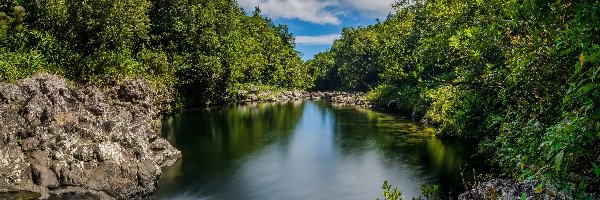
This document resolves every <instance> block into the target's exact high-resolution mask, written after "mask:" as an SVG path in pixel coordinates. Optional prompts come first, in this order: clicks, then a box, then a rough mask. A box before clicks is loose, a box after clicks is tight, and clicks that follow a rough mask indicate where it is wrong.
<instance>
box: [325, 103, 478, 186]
mask: <svg viewBox="0 0 600 200" xmlns="http://www.w3.org/2000/svg"><path fill="white" fill-rule="evenodd" d="M332 112H333V116H334V117H335V120H334V121H335V123H336V125H335V127H336V128H335V129H336V130H335V132H336V134H338V137H339V138H341V139H340V140H339V142H340V146H341V147H342V150H346V151H348V150H357V149H360V148H374V147H373V145H372V144H377V147H376V148H379V149H380V150H381V152H382V153H383V154H384V155H385V157H386V159H388V160H389V161H390V162H393V163H398V164H408V165H409V166H415V167H418V169H419V170H422V171H423V172H426V174H428V175H430V176H423V177H422V178H423V179H430V178H432V179H433V180H431V179H430V181H434V182H435V183H436V184H439V185H440V191H441V192H442V193H445V194H448V193H449V192H451V191H452V193H453V194H457V192H458V191H462V182H461V177H460V172H461V169H460V167H461V166H462V167H465V166H466V164H467V163H471V164H472V163H473V162H470V161H469V160H468V159H469V158H468V157H469V156H470V154H471V153H474V149H469V148H468V147H466V146H464V145H462V144H459V143H457V142H451V141H442V140H440V139H438V138H436V137H435V136H434V133H435V129H434V128H431V127H428V126H424V125H422V124H418V123H414V122H412V121H409V120H406V119H403V118H399V117H396V116H394V115H389V114H385V113H381V112H377V111H373V110H368V109H358V110H357V109H354V108H341V107H336V109H333V110H332ZM340 135H343V136H340ZM467 167H468V170H465V172H466V173H465V175H466V176H472V175H471V173H469V172H470V170H471V169H472V167H485V166H475V165H471V166H467ZM477 170H478V171H480V169H477ZM467 178H468V177H467Z"/></svg>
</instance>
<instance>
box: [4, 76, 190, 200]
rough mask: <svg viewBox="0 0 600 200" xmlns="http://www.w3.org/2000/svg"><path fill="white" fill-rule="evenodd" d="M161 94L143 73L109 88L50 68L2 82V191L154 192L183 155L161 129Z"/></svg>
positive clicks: (137, 195) (113, 195)
mask: <svg viewBox="0 0 600 200" xmlns="http://www.w3.org/2000/svg"><path fill="white" fill-rule="evenodd" d="M115 84H116V82H115ZM70 85H71V86H70ZM159 93H162V92H158V91H155V89H153V87H151V86H150V85H149V84H148V83H147V81H145V80H143V79H131V80H126V81H124V82H123V83H122V84H118V85H107V86H106V89H102V90H101V89H99V88H96V87H93V86H90V85H77V84H67V81H66V79H64V78H61V77H59V76H56V75H50V74H37V75H34V76H32V77H30V78H28V79H25V80H22V81H20V82H18V83H16V84H11V83H0V97H1V98H0V124H2V125H1V126H0V193H1V192H15V191H30V192H35V193H38V194H40V195H41V198H42V199H44V198H48V197H50V195H53V196H58V197H66V198H67V199H68V198H69V195H75V196H77V195H84V196H86V195H87V196H90V195H91V196H94V198H98V199H141V198H146V197H147V196H148V195H150V194H151V193H153V192H154V191H155V190H156V183H157V180H158V178H159V177H160V175H161V171H160V168H161V167H166V166H169V165H171V164H173V163H174V162H175V161H176V160H177V159H179V158H180V157H181V153H180V152H179V151H178V150H177V149H175V148H174V147H173V146H171V145H170V144H169V142H167V141H166V140H165V139H162V138H160V137H159V136H158V134H159V131H160V126H161V119H162V118H161V110H160V109H159V105H161V104H162V103H163V102H161V99H163V96H164V94H159ZM161 95H163V96H161ZM138 163H143V169H142V168H140V166H138ZM141 170H143V171H141ZM140 171H141V172H140Z"/></svg>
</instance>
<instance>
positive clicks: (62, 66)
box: [0, 0, 311, 106]
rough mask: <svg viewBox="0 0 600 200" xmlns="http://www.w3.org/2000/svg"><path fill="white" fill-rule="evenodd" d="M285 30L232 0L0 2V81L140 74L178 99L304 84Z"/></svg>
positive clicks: (214, 99) (213, 100) (200, 101)
mask: <svg viewBox="0 0 600 200" xmlns="http://www.w3.org/2000/svg"><path fill="white" fill-rule="evenodd" d="M294 48H295V44H294V38H293V36H292V35H291V34H290V33H289V32H288V29H287V27H286V26H285V25H275V24H274V23H273V22H272V21H271V20H270V19H268V18H265V17H263V16H261V14H260V10H258V9H256V10H255V11H254V13H253V14H252V15H251V16H248V15H247V14H246V13H245V12H244V11H243V10H242V9H241V7H240V6H239V5H238V4H237V2H236V1H235V0H91V1H82V0H0V81H15V80H18V79H21V78H24V77H27V76H29V75H31V74H33V73H37V72H49V73H54V74H60V75H63V76H65V77H67V78H69V79H70V80H73V81H83V82H91V83H94V84H102V83H103V82H105V81H108V80H110V81H115V80H117V81H118V80H121V79H123V78H127V77H145V78H146V79H148V80H151V81H152V82H153V83H155V85H156V86H158V87H162V88H163V89H165V90H168V91H171V92H173V93H174V94H177V96H178V97H180V98H178V99H180V100H181V103H183V105H186V106H205V105H208V104H219V103H223V102H226V101H227V100H228V99H227V98H228V97H229V96H230V95H231V94H233V93H234V91H233V90H235V89H237V88H242V87H249V85H258V86H269V87H276V88H300V89H303V88H306V87H307V86H309V85H310V84H311V82H310V79H309V78H308V71H307V70H305V68H304V67H303V64H302V60H301V59H300V55H299V53H298V52H297V51H296V50H295V49H294Z"/></svg>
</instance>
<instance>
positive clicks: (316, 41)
mask: <svg viewBox="0 0 600 200" xmlns="http://www.w3.org/2000/svg"><path fill="white" fill-rule="evenodd" d="M341 36H342V35H340V34H329V35H317V36H296V44H298V45H331V44H333V41H334V40H335V39H337V38H340V37H341Z"/></svg>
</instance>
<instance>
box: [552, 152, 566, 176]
mask: <svg viewBox="0 0 600 200" xmlns="http://www.w3.org/2000/svg"><path fill="white" fill-rule="evenodd" d="M563 155H564V151H560V152H559V153H558V154H557V155H556V157H555V159H554V172H555V173H556V175H558V172H559V171H560V164H561V163H562V159H563Z"/></svg>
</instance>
